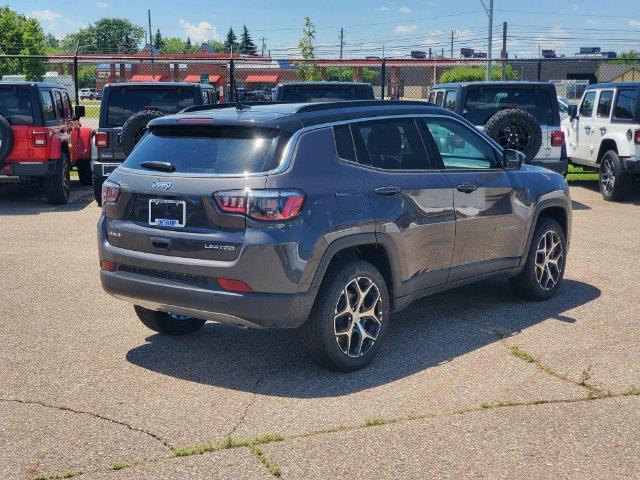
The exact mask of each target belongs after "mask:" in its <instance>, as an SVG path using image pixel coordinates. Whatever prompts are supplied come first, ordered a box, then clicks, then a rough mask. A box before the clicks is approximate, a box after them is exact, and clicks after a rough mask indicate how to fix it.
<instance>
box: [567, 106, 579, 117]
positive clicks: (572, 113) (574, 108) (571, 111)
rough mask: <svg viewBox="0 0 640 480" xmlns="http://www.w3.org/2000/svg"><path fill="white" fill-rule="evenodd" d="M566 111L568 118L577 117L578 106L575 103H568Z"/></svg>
mask: <svg viewBox="0 0 640 480" xmlns="http://www.w3.org/2000/svg"><path fill="white" fill-rule="evenodd" d="M567 112H568V113H569V118H570V119H571V120H574V119H576V118H578V106H577V105H569V107H568V108H567Z"/></svg>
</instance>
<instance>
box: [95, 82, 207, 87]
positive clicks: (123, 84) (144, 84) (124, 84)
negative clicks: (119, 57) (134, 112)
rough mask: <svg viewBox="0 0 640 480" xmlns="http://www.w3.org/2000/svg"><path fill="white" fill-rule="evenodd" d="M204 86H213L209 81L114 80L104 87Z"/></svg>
mask: <svg viewBox="0 0 640 480" xmlns="http://www.w3.org/2000/svg"><path fill="white" fill-rule="evenodd" d="M198 86H201V87H204V88H213V87H212V86H211V85H209V84H208V83H192V82H114V83H107V84H106V85H105V86H104V88H121V87H182V88H184V87H188V88H195V87H198Z"/></svg>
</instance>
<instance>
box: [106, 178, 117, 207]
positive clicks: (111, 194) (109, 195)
mask: <svg viewBox="0 0 640 480" xmlns="http://www.w3.org/2000/svg"><path fill="white" fill-rule="evenodd" d="M118 197H120V185H118V184H117V183H115V182H111V181H109V180H107V181H105V182H104V183H103V184H102V204H103V205H104V204H105V203H114V202H115V201H116V200H118Z"/></svg>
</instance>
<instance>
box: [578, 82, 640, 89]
mask: <svg viewBox="0 0 640 480" xmlns="http://www.w3.org/2000/svg"><path fill="white" fill-rule="evenodd" d="M629 87H631V88H638V87H640V82H608V83H594V84H592V85H588V86H587V88H586V90H593V89H595V88H629Z"/></svg>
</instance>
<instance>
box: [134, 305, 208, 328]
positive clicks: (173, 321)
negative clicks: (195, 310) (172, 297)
mask: <svg viewBox="0 0 640 480" xmlns="http://www.w3.org/2000/svg"><path fill="white" fill-rule="evenodd" d="M133 308H134V309H135V311H136V315H138V318H139V319H140V321H141V322H142V323H143V324H144V325H145V326H146V327H147V328H150V329H151V330H153V331H154V332H158V333H162V334H164V335H188V334H190V333H193V332H195V331H196V330H198V329H199V328H201V327H202V326H203V325H204V324H205V323H206V321H205V320H201V319H199V318H192V317H184V318H179V317H178V316H175V317H174V316H172V315H170V314H168V313H164V312H157V311H155V310H149V309H147V308H144V307H140V306H138V305H135V306H134V307H133Z"/></svg>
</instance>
